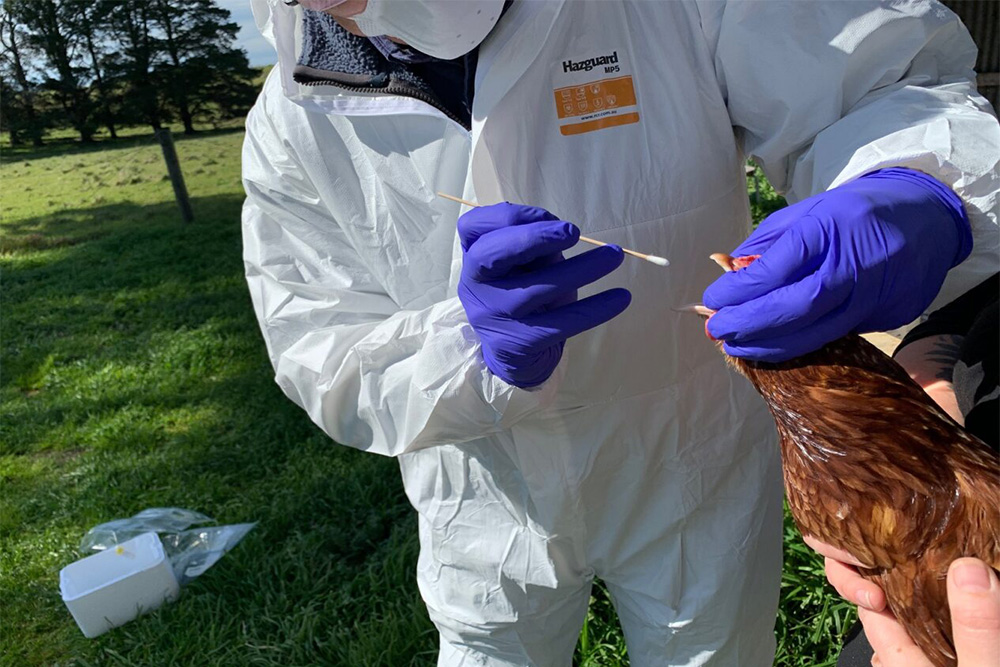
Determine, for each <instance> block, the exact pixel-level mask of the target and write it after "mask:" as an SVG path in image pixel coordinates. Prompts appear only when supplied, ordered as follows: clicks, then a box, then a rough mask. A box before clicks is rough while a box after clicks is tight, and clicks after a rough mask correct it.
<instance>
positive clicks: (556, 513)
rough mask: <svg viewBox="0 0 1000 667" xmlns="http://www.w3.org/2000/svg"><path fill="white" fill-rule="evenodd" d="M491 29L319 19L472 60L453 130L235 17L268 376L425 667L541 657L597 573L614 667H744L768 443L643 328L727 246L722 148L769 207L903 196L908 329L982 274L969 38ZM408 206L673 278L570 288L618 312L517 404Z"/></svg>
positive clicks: (738, 199)
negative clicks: (910, 179)
mask: <svg viewBox="0 0 1000 667" xmlns="http://www.w3.org/2000/svg"><path fill="white" fill-rule="evenodd" d="M304 4H306V3H304ZM337 4H338V3H337V2H326V3H324V8H328V6H329V7H332V8H330V11H331V12H333V13H334V14H335V13H336V11H337V7H336V6H334V5H337ZM503 4H504V3H502V2H500V1H499V0H496V1H491V0H482V2H478V3H477V2H475V0H468V1H465V0H463V1H454V2H441V1H440V0H438V1H437V2H435V1H434V0H406V1H405V2H404V1H402V0H369V1H368V2H367V3H365V2H364V1H363V0H351V2H349V3H347V5H345V6H343V7H342V10H343V11H342V12H341V13H342V16H340V17H339V18H340V19H341V22H342V23H343V24H344V25H348V26H349V27H350V28H351V29H352V30H353V31H354V32H356V33H358V34H361V33H365V34H368V35H371V36H372V37H373V41H372V43H374V38H375V37H377V36H380V35H383V34H385V35H391V36H393V37H395V38H398V41H400V42H407V43H409V44H410V45H411V46H413V47H416V49H418V50H422V51H423V52H424V53H425V54H427V55H428V56H438V57H443V58H458V59H459V60H452V61H450V62H452V63H461V62H465V63H466V65H467V66H468V65H469V60H470V58H469V56H468V55H465V54H468V53H469V52H470V50H473V49H474V51H471V53H474V54H475V56H476V61H475V69H474V70H473V69H471V67H467V69H466V70H465V71H466V74H467V75H468V76H469V77H470V78H469V80H468V81H467V83H468V84H469V85H470V88H474V96H472V97H471V116H467V117H465V118H463V117H461V114H459V113H456V112H455V111H454V110H453V108H451V107H449V106H448V105H445V104H442V103H441V102H440V99H439V98H438V96H435V95H433V94H429V93H427V90H428V89H427V88H423V87H421V85H422V84H413V83H412V80H410V79H407V78H406V77H408V76H410V75H409V74H407V73H406V70H407V69H408V68H407V64H406V58H405V57H404V58H401V59H397V61H396V62H391V63H390V62H389V61H390V60H391V59H392V58H391V55H383V54H384V53H385V50H384V49H383V48H381V47H380V48H378V49H377V50H374V49H372V50H370V53H367V55H365V56H364V58H362V60H363V61H364V62H363V63H362V65H361V66H360V68H361V69H359V70H350V68H345V69H342V70H340V71H338V70H336V68H333V69H331V67H330V65H331V63H333V64H336V63H335V62H334V61H336V62H342V61H337V60H336V59H333V60H331V59H329V58H326V57H325V56H324V55H323V53H326V54H327V55H329V53H333V52H337V53H341V50H342V47H343V44H349V45H353V47H357V48H362V47H363V48H369V47H368V44H369V42H368V41H367V40H365V38H364V37H357V36H352V35H351V34H349V33H348V32H347V31H344V30H342V29H341V28H340V27H336V26H335V28H336V29H335V30H332V31H331V24H329V22H327V23H324V24H323V26H324V27H323V28H322V30H325V31H326V32H324V33H323V34H322V36H321V37H317V34H316V32H315V31H316V25H317V23H316V20H315V16H312V14H313V12H312V10H307V9H306V8H304V7H301V6H288V5H285V4H283V3H282V2H280V1H279V0H254V1H253V7H254V14H255V17H256V20H257V23H258V25H259V27H260V28H261V30H262V32H263V34H264V35H265V36H266V37H267V38H268V39H269V40H271V41H272V43H273V44H274V45H275V47H276V49H277V52H278V58H279V62H278V65H277V66H276V67H275V68H274V70H273V71H272V72H271V74H270V75H269V77H268V79H267V81H266V83H265V85H264V89H263V92H262V93H261V96H260V99H259V100H258V102H257V104H256V106H255V107H254V109H253V110H252V111H251V113H250V115H249V117H248V119H247V136H246V143H245V146H244V153H243V179H244V184H245V187H246V191H247V200H246V204H245V208H244V213H243V228H244V240H245V262H246V273H247V280H248V283H249V287H250V293H251V295H252V298H253V304H254V308H255V309H256V313H257V316H258V318H259V321H260V325H261V329H262V331H263V334H264V338H265V341H266V344H267V349H268V353H269V354H270V357H271V360H272V363H273V364H274V368H275V372H276V380H277V382H278V384H279V385H280V386H281V388H282V390H283V391H284V392H285V393H286V394H287V395H288V396H289V398H291V399H292V400H294V401H295V402H296V403H297V404H299V405H300V406H301V407H302V408H304V409H305V410H306V412H308V414H309V416H310V417H311V418H312V419H313V421H315V422H316V423H317V424H318V425H319V426H320V427H322V428H323V429H324V430H325V431H326V432H327V433H328V434H329V435H330V437H331V438H332V439H333V440H335V441H336V442H338V443H342V444H344V445H348V446H351V447H356V448H358V449H362V450H365V451H369V452H373V453H377V454H382V455H385V456H394V457H397V458H398V460H399V465H400V469H401V472H402V477H403V482H404V485H405V488H406V493H407V495H408V497H409V499H410V501H411V503H412V504H413V506H414V507H415V508H416V510H417V512H418V514H419V526H420V528H419V530H420V544H421V552H420V558H419V563H418V565H417V568H418V580H419V586H420V592H421V594H422V596H423V599H424V600H425V602H426V604H427V609H428V611H429V613H430V617H431V619H432V620H433V622H434V623H435V625H436V626H437V628H438V629H439V631H440V658H439V664H441V665H449V666H451V665H546V666H547V665H568V664H570V662H571V657H572V653H573V649H574V646H575V644H576V641H577V637H578V635H579V631H580V628H581V625H582V623H583V620H584V618H585V615H586V612H587V605H588V601H589V598H590V590H591V584H592V581H593V578H594V577H600V578H601V579H603V580H604V581H605V582H606V584H607V586H608V589H609V591H610V593H611V595H612V597H613V600H614V604H615V608H616V610H617V612H618V615H619V617H620V620H621V623H622V627H623V629H624V633H625V638H626V641H627V644H628V651H629V656H630V659H631V662H632V664H633V665H704V664H713V665H740V666H751V665H767V664H770V663H771V661H772V659H773V653H774V648H775V643H774V635H773V628H774V620H775V609H776V605H777V598H778V588H779V574H780V567H781V516H782V496H781V480H780V468H779V461H778V451H777V447H776V446H775V436H774V433H773V429H772V426H771V422H770V419H769V417H768V415H767V414H766V410H765V408H764V405H763V403H762V402H761V401H760V400H759V399H758V398H757V397H756V395H755V394H754V393H753V391H752V389H751V388H750V386H749V384H748V383H746V382H745V381H744V380H743V379H741V378H739V377H737V376H736V375H735V374H733V373H730V372H729V371H728V370H727V368H726V366H725V363H724V360H723V359H722V357H721V355H720V354H719V351H718V350H717V349H716V347H715V345H713V344H712V343H711V342H710V341H708V340H706V338H705V336H704V332H703V330H702V327H701V326H700V325H699V324H698V323H697V322H696V321H693V320H691V319H689V318H688V317H686V316H685V315H683V314H679V313H678V312H676V311H675V310H673V309H674V308H675V307H677V306H680V305H683V304H688V303H691V302H695V301H699V300H701V297H702V291H703V290H704V289H705V287H706V286H707V285H709V284H710V283H712V281H713V280H715V279H716V278H717V277H718V269H717V268H716V266H715V265H714V264H713V263H712V262H711V261H709V259H708V256H709V254H710V253H713V252H718V251H728V250H730V249H732V248H733V247H735V246H736V245H737V244H739V243H740V242H741V241H742V240H743V239H744V238H746V236H747V234H748V233H749V232H750V229H751V227H750V216H749V211H748V202H747V196H746V188H745V178H744V171H743V165H744V160H745V156H747V155H749V156H752V157H753V158H754V159H755V160H756V161H757V162H758V163H759V164H760V165H761V166H762V167H763V170H764V172H765V174H766V175H767V177H768V179H769V180H770V181H771V183H773V184H774V185H775V187H776V188H777V189H778V190H780V191H782V192H783V193H785V195H786V196H787V197H788V199H789V201H791V202H796V201H799V200H803V199H806V198H808V197H811V196H813V195H817V194H819V193H824V192H825V191H828V190H832V189H834V188H837V187H838V186H840V185H842V184H845V183H848V182H850V181H852V180H854V179H857V178H858V177H860V176H862V175H864V174H867V173H869V172H872V171H874V170H878V169H882V168H885V167H907V168H910V169H914V170H919V171H921V172H923V173H925V174H929V175H930V176H933V177H934V178H936V179H938V180H939V181H940V182H941V183H943V184H944V185H945V186H948V187H950V188H951V190H953V192H954V193H956V194H957V196H959V197H961V198H962V201H963V202H964V205H965V208H966V210H967V212H968V216H969V220H970V222H971V233H972V239H973V241H974V243H973V245H972V249H971V254H970V255H969V257H968V259H965V260H964V261H963V262H961V263H960V264H959V265H958V266H956V267H955V268H952V269H951V270H950V272H948V274H947V278H946V280H945V281H944V285H943V287H942V288H941V290H940V294H939V296H938V298H937V299H936V300H935V304H941V303H946V302H948V301H950V300H952V299H953V298H955V297H956V296H957V295H959V294H961V293H963V292H965V291H966V290H968V289H969V288H971V287H972V286H974V285H976V284H977V283H979V282H981V281H982V280H983V279H984V278H985V277H987V276H988V275H989V274H990V273H991V272H993V271H995V266H994V264H993V262H994V261H995V260H994V256H995V253H996V251H997V248H998V232H997V195H996V187H997V179H998V170H997V155H998V146H1000V132H998V129H997V121H996V119H995V118H994V117H993V116H992V115H991V113H990V111H989V107H988V104H987V103H986V102H985V100H983V99H982V98H981V97H979V96H978V94H977V93H976V90H975V84H974V79H973V77H974V75H973V73H972V70H971V65H972V63H973V61H974V59H975V46H974V45H973V43H972V41H971V39H970V38H969V35H968V33H967V31H966V30H965V29H964V27H962V26H961V24H960V23H959V22H958V20H957V18H956V17H955V16H954V15H953V14H951V13H950V12H949V11H948V10H946V9H945V8H944V7H942V6H941V5H939V4H937V3H936V2H932V1H930V0H926V1H920V2H912V3H902V4H901V3H895V4H893V5H892V6H880V5H878V4H877V3H874V2H827V3H816V2H805V3H786V2H778V1H774V0H764V1H761V2H752V1H747V2H734V1H730V2H725V1H721V0H720V1H717V2H711V1H699V2H674V1H671V2H667V1H663V2H650V1H644V2H629V1H627V0H605V1H601V2H582V1H563V0H547V1H528V0H515V1H514V2H513V3H507V6H506V7H503V6H502V5H503ZM346 7H349V10H348V9H347V8H346ZM480 10H484V11H485V12H487V13H488V14H490V15H489V16H487V20H486V21H484V20H482V18H481V17H480V18H479V19H474V18H472V17H474V16H479V15H478V14H477V13H476V12H477V11H480ZM501 10H506V11H505V12H504V13H502V15H501ZM359 12H360V13H359ZM401 12H402V19H400V13H401ZM407 12H411V14H409V16H412V17H413V20H412V22H409V23H408V22H407V20H406V16H407ZM348 13H350V16H348ZM310 16H312V18H310ZM323 16H326V15H323ZM351 16H353V17H354V18H355V19H356V20H355V23H353V24H352V23H350V22H349V21H350V18H351ZM427 17H429V18H427ZM463 17H465V18H463ZM466 19H468V20H466ZM324 20H325V19H324ZM453 28H454V30H453ZM321 32H322V31H321ZM338 40H341V41H338ZM351 40H354V41H351ZM376 46H377V45H376ZM384 46H385V44H383V45H382V47H384ZM324 49H327V50H329V51H324ZM319 52H323V53H319ZM372 54H374V57H373V56H372ZM463 57H464V58H465V60H464V61H462V58H463ZM378 58H382V61H380V62H375V60H377V59H378ZM421 62H422V65H421V67H424V68H427V67H428V63H427V62H426V61H421ZM388 65H391V68H392V69H391V71H390V72H389V74H386V71H384V70H379V71H375V72H374V73H373V72H371V71H368V70H366V69H365V68H368V67H374V68H375V69H376V70H378V69H379V68H382V67H383V66H388ZM430 65H433V62H432V63H430ZM410 69H413V68H410ZM348 70H350V71H348ZM473 74H474V81H473V80H472V79H471V76H472V75H473ZM407 82H409V83H407ZM577 105H583V107H582V108H583V111H581V107H579V106H577ZM466 123H467V124H468V126H466ZM945 189H947V188H945ZM439 191H440V192H445V193H450V194H453V195H457V196H461V197H463V198H465V199H467V200H472V201H476V202H478V203H480V204H483V205H488V204H494V203H497V202H503V201H508V202H515V203H517V204H524V205H532V206H535V207H541V208H542V209H545V210H547V211H550V212H552V213H553V214H554V215H557V216H558V217H559V218H560V219H561V220H566V221H571V222H572V223H575V225H576V226H577V227H578V228H579V230H581V231H582V232H583V233H584V234H586V235H588V236H590V237H594V238H596V239H598V240H600V241H603V242H607V243H610V244H617V245H620V246H623V247H628V248H634V249H636V250H639V251H642V252H647V253H654V254H656V255H661V256H664V257H667V258H668V259H669V260H670V262H671V265H670V267H669V268H661V267H657V266H654V265H651V264H648V263H646V262H642V261H639V260H635V259H631V258H626V259H625V260H624V262H623V263H621V266H620V268H618V269H617V270H614V271H611V272H609V273H608V274H607V275H606V276H605V277H603V278H601V279H600V280H597V281H596V282H593V283H591V284H589V285H586V286H585V287H582V288H581V289H580V291H579V298H580V299H583V298H586V297H588V296H591V295H595V294H599V293H602V292H606V291H608V290H613V289H616V288H627V289H628V290H629V291H630V292H631V305H630V306H629V307H628V308H627V309H625V310H624V312H621V314H620V315H618V316H617V317H613V318H611V319H610V321H607V322H606V323H604V324H602V325H600V326H596V327H593V328H590V329H589V330H586V331H583V332H582V333H579V334H578V335H572V336H570V337H568V340H566V342H565V347H564V348H563V347H561V346H560V350H561V351H562V354H561V359H558V358H557V359H556V361H558V363H557V365H555V367H554V369H553V370H552V372H551V375H550V376H548V375H546V376H545V377H542V378H541V381H540V382H537V383H535V382H532V383H525V384H532V385H537V386H530V387H528V388H521V387H519V386H515V384H516V383H512V382H508V381H506V380H505V379H503V378H502V377H500V376H499V375H498V374H497V373H495V372H494V371H493V370H491V366H490V365H488V364H487V363H486V360H485V359H484V354H483V346H482V343H481V339H482V335H481V332H480V331H479V330H478V329H477V327H474V326H473V325H472V324H470V318H469V315H467V311H466V308H465V306H464V305H463V301H462V299H460V298H459V296H458V294H459V290H460V287H461V286H462V284H463V280H466V279H467V276H463V263H467V262H468V259H467V254H468V253H467V250H468V248H467V247H466V246H467V245H468V244H467V243H466V241H467V239H459V237H458V234H457V232H456V221H457V220H458V218H459V216H460V214H462V213H463V212H464V210H465V209H461V208H460V206H459V205H458V204H456V203H453V202H451V201H446V200H444V199H441V198H439V197H437V196H436V194H435V193H436V192H439ZM478 210H479V211H482V210H484V209H478ZM463 244H464V245H463ZM584 250H589V248H580V247H578V246H577V247H574V248H573V249H572V250H569V251H567V252H566V253H565V254H566V256H567V257H569V256H570V255H573V256H578V253H581V252H582V251H584ZM566 261H569V260H566ZM568 301H572V297H570V298H569V299H568ZM626 303H627V302H626ZM619 305H620V307H619V308H617V310H621V308H624V304H619ZM557 357H558V355H557Z"/></svg>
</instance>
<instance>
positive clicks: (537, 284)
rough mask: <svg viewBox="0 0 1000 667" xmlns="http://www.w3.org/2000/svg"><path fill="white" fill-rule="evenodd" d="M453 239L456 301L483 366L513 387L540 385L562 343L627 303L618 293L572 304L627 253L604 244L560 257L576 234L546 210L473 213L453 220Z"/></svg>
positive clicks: (505, 208)
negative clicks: (456, 244)
mask: <svg viewBox="0 0 1000 667" xmlns="http://www.w3.org/2000/svg"><path fill="white" fill-rule="evenodd" d="M458 236H459V239H460V240H461V242H462V251H463V252H462V277H461V279H460V280H459V283H458V297H459V299H461V301H462V306H464V307H465V312H466V315H468V317H469V324H471V325H472V328H473V329H475V331H476V333H477V334H478V335H479V339H480V341H481V342H482V345H483V359H484V360H485V362H486V367H487V368H489V369H490V371H491V372H492V373H493V374H494V375H496V376H497V377H499V378H500V379H502V380H504V381H505V382H507V383H508V384H512V385H514V386H516V387H523V388H527V387H534V386H536V385H539V384H541V383H542V382H545V380H547V379H548V378H549V376H550V375H552V372H553V371H554V370H555V368H556V365H557V364H558V363H559V359H560V357H561V356H562V351H563V344H564V342H565V341H566V339H567V338H570V337H571V336H575V335H577V334H578V333H581V332H584V331H586V330H588V329H592V328H594V327H596V326H598V325H599V324H603V323H604V322H607V321H608V320H610V319H611V318H613V317H615V316H616V315H618V314H619V313H621V312H622V311H623V310H625V308H626V307H628V304H629V302H630V301H631V300H632V295H631V294H630V293H629V291H628V290H626V289H621V288H616V289H610V290H607V291H605V292H601V293H600V294H595V295H594V296H590V297H587V298H586V299H583V300H580V301H578V300H577V298H576V290H577V289H579V288H580V287H583V286H584V285H588V284H590V283H592V282H594V281H596V280H598V279H599V278H602V277H604V276H606V275H607V274H609V273H611V272H612V271H614V270H615V269H616V268H618V266H619V265H621V263H622V260H623V259H624V258H625V255H624V253H622V249H621V248H619V247H618V246H613V245H607V246H602V247H600V248H597V249H595V250H591V251H589V252H585V253H583V254H580V255H577V256H576V257H572V258H570V259H564V258H563V256H562V251H563V250H567V249H569V248H571V247H572V246H573V245H575V244H576V242H577V241H578V240H579V238H580V230H579V229H578V228H577V227H576V225H574V224H572V223H569V222H564V221H562V220H559V219H558V218H556V217H555V216H554V215H552V214H551V213H549V212H548V211H546V210H544V209H540V208H535V207H532V206H519V205H517V204H509V203H503V204H496V205H494V206H482V207H479V208H475V209H473V210H471V211H469V212H468V213H466V214H465V215H463V216H462V217H461V218H459V219H458Z"/></svg>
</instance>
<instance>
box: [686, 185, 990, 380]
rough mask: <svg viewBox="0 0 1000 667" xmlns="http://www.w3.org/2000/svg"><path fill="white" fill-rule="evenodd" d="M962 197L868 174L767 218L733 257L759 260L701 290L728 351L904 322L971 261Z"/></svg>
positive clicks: (807, 341) (777, 356) (766, 357)
mask: <svg viewBox="0 0 1000 667" xmlns="http://www.w3.org/2000/svg"><path fill="white" fill-rule="evenodd" d="M971 251H972V231H971V228H970V226H969V218H968V216H967V215H966V213H965V209H964V207H963V206H962V200H961V199H959V198H958V196H957V195H956V194H955V193H954V192H952V191H951V189H950V188H948V187H947V186H945V185H943V184H942V183H940V182H939V181H937V180H936V179H934V178H931V177H930V176H927V175H926V174H922V173H920V172H917V171H912V170H910V169H903V168H891V169H882V170H879V171H875V172H872V173H870V174H866V175H865V176H862V177H861V178H858V179H857V180H854V181H851V182H850V183H845V184H844V185H841V186H839V187H836V188H833V189H832V190H829V191H827V192H823V193H821V194H818V195H815V196H813V197H809V198H808V199H804V200H802V201H801V202H799V203H797V204H793V205H791V206H789V207H787V208H784V209H782V210H780V211H777V212H776V213H774V214H772V215H770V216H768V218H767V219H766V220H764V222H762V223H761V224H760V227H758V228H757V230H756V231H754V233H753V234H751V235H750V237H749V238H748V239H747V240H746V241H745V242H744V243H743V244H742V245H740V246H739V247H738V248H736V250H734V251H733V253H732V255H733V256H734V257H739V256H745V255H760V258H759V259H757V260H756V261H755V262H753V263H752V264H750V266H748V267H747V268H745V269H741V270H739V271H734V272H732V273H726V274H723V275H722V276H721V277H720V278H719V279H718V280H716V281H715V282H714V283H712V284H711V285H709V287H708V289H707V290H705V295H704V304H705V305H706V306H707V307H709V308H712V309H714V310H716V311H717V312H716V314H715V315H714V316H712V318H711V319H710V320H709V321H708V331H709V333H710V334H711V335H712V336H714V337H715V338H717V339H719V340H722V341H725V350H726V353H727V354H730V355H732V356H735V357H744V358H747V359H753V360H757V361H785V360H787V359H791V358H793V357H797V356H800V355H803V354H806V353H808V352H811V351H813V350H816V349H819V348H820V347H822V346H823V345H825V344H827V343H829V342H830V341H833V340H836V339H837V338H840V337H841V336H844V335H846V334H848V333H850V332H852V331H853V332H858V333H863V332H866V331H885V330H887V329H894V328H896V327H899V326H902V325H904V324H906V323H907V322H910V321H912V320H913V319H914V318H916V317H917V316H918V315H920V313H922V312H923V311H924V309H925V308H926V307H927V306H928V305H929V304H930V303H931V301H933V300H934V297H935V296H937V293H938V290H940V289H941V284H942V283H943V282H944V278H945V275H946V274H947V273H948V270H949V269H950V268H952V267H953V266H955V265H957V264H958V263H959V262H961V261H962V260H964V259H965V258H966V257H968V256H969V253H970V252H971Z"/></svg>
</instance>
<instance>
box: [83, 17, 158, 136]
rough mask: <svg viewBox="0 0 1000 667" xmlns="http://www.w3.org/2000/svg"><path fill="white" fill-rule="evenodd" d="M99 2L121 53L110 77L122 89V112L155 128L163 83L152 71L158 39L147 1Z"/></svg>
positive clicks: (155, 60)
mask: <svg viewBox="0 0 1000 667" xmlns="http://www.w3.org/2000/svg"><path fill="white" fill-rule="evenodd" d="M99 4H100V6H101V11H102V13H103V15H104V16H106V17H107V21H108V23H107V25H108V29H109V33H110V36H111V38H112V39H113V40H114V41H115V42H116V45H117V46H118V49H119V52H120V54H121V58H120V59H119V60H118V61H117V62H116V63H115V66H114V76H115V78H116V79H117V80H118V81H119V82H120V83H121V85H122V86H123V87H124V88H125V96H124V99H125V105H124V108H123V113H124V114H126V116H131V117H132V118H133V119H135V120H137V121H140V122H145V123H147V124H149V126H150V127H152V128H153V129H154V130H159V129H160V128H161V127H163V120H164V112H163V103H162V98H161V95H160V89H161V88H162V83H163V82H162V80H161V78H160V77H159V76H158V73H157V72H156V71H155V67H156V66H157V64H158V63H159V61H160V40H159V39H158V38H157V36H156V35H155V34H154V33H153V28H154V25H153V18H152V16H151V11H150V3H149V2H146V1H145V0H105V1H104V2H100V3H99Z"/></svg>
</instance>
